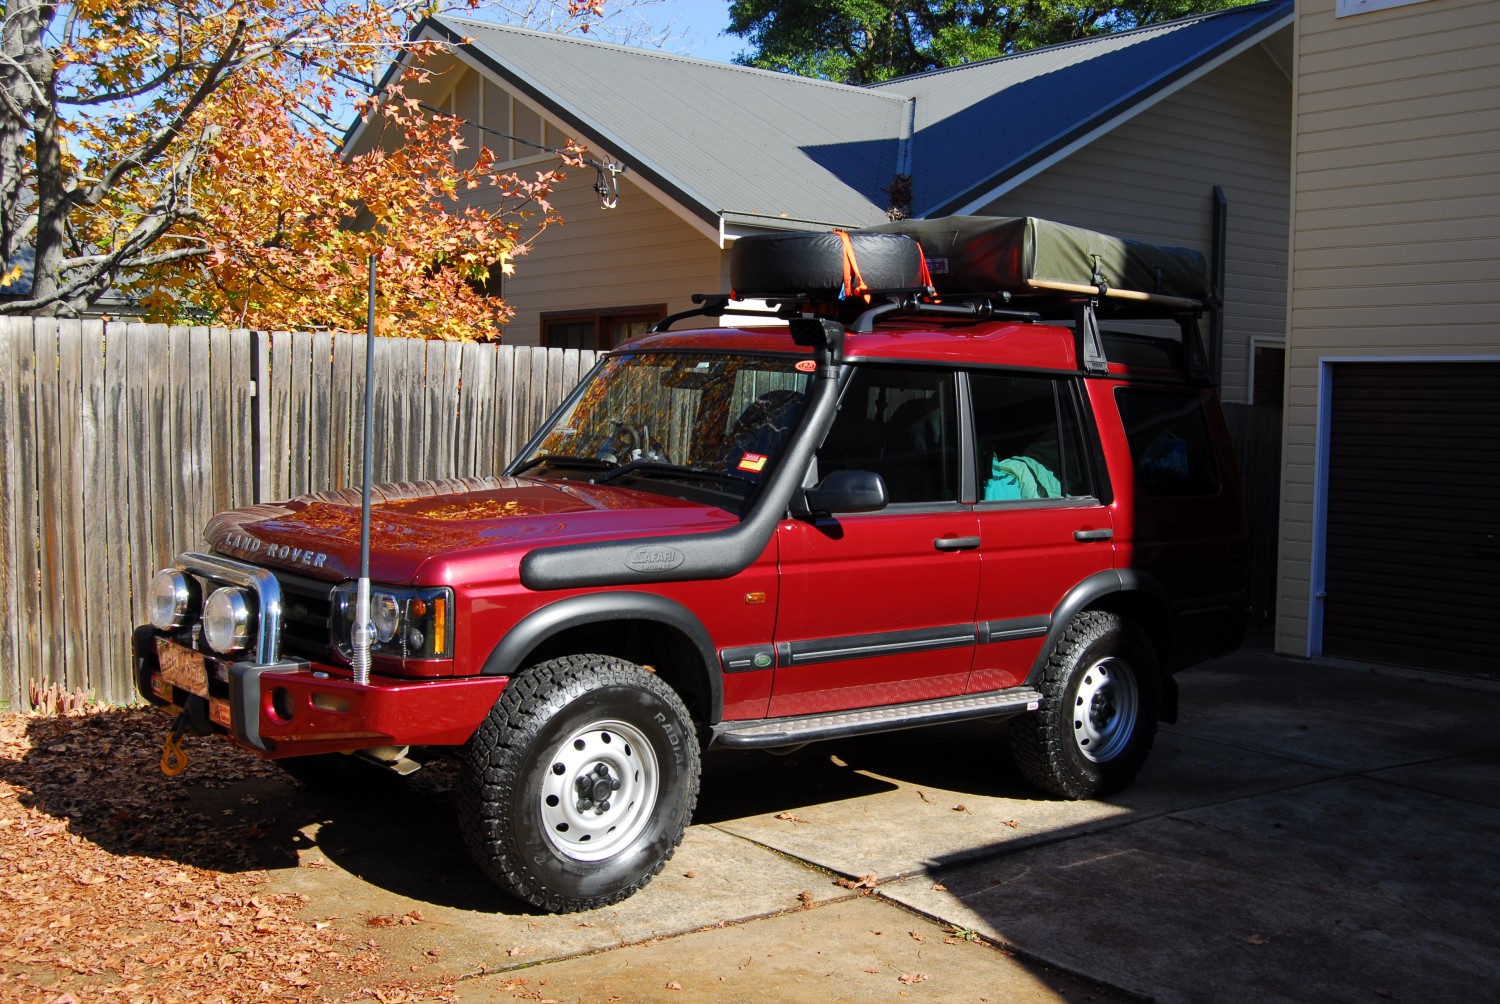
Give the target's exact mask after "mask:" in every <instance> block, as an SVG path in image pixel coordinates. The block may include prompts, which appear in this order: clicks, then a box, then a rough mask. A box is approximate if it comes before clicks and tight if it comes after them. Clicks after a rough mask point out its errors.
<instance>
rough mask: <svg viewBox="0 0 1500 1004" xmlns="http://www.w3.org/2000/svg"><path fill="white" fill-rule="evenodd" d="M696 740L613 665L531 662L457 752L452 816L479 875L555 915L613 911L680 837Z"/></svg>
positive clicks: (673, 713)
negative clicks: (456, 802)
mask: <svg viewBox="0 0 1500 1004" xmlns="http://www.w3.org/2000/svg"><path fill="white" fill-rule="evenodd" d="M698 766H699V757H698V744H697V740H696V738H695V735H694V729H693V725H692V721H691V719H690V718H689V717H688V713H687V709H686V708H684V707H683V704H682V701H681V699H680V698H679V697H678V696H677V694H676V693H675V692H674V691H673V690H672V689H671V688H670V687H668V686H667V685H666V684H665V683H663V682H662V681H661V680H660V679H658V678H657V677H656V676H655V675H654V674H652V673H648V672H647V671H645V670H644V669H642V668H640V667H639V666H636V665H634V664H632V663H629V662H625V661H623V660H621V659H615V658H610V657H607V656H602V655H578V656H568V657H565V658H561V659H553V660H551V661H548V662H544V663H540V664H538V665H536V666H532V667H530V668H529V669H527V670H526V671H524V672H522V673H520V674H518V675H517V676H516V677H515V678H514V679H512V680H511V682H510V685H509V686H507V687H506V688H505V691H504V693H502V694H501V695H500V699H499V700H498V701H496V702H495V707H494V708H493V709H491V711H490V714H489V716H488V718H486V720H485V722H484V724H483V725H482V726H480V729H479V731H478V732H477V733H476V734H475V735H474V738H473V739H471V740H470V741H469V744H468V747H467V748H466V749H465V751H464V757H463V769H462V772H461V776H460V786H459V814H460V821H461V823H462V826H463V833H464V839H465V841H466V842H467V843H468V845H469V850H470V852H471V853H472V854H473V855H474V858H475V860H476V861H477V862H478V863H479V865H480V867H481V868H483V869H484V870H485V872H486V873H487V874H488V875H489V876H490V877H491V878H492V879H494V880H495V882H497V883H498V884H499V885H500V886H501V887H503V888H504V889H505V890H506V891H507V892H509V893H511V894H512V895H514V896H516V897H518V898H520V899H523V900H525V901H526V902H528V903H531V904H533V905H534V906H538V907H541V908H542V909H544V910H549V911H552V912H555V913H568V912H572V911H575V910H589V909H594V908H597V907H601V906H607V905H609V904H611V903H617V902H619V901H620V900H622V899H625V898H626V897H627V896H629V895H631V894H632V893H634V892H635V891H636V890H638V889H640V888H641V887H642V886H644V885H645V884H646V883H647V882H650V881H651V879H652V877H653V876H655V875H656V874H657V873H658V872H660V871H661V869H662V868H663V867H664V866H665V865H666V863H667V861H668V860H669V859H670V858H671V857H672V854H673V853H674V852H675V851H676V849H677V845H678V844H679V843H681V841H682V835H683V832H684V831H685V830H686V828H687V824H688V820H689V819H690V818H691V816H692V814H693V807H694V805H695V804H696V802H697V799H698Z"/></svg>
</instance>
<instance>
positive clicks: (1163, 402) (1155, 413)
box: [1115, 387, 1220, 498]
mask: <svg viewBox="0 0 1500 1004" xmlns="http://www.w3.org/2000/svg"><path fill="white" fill-rule="evenodd" d="M1115 402H1116V405H1117V406H1118V408H1119V411H1120V420H1121V421H1122V422H1123V423H1124V425H1125V438H1126V439H1127V441H1128V442H1129V443H1130V455H1131V459H1132V461H1133V463H1134V465H1135V481H1136V490H1137V491H1139V492H1141V493H1142V494H1144V495H1147V496H1150V497H1152V498H1184V497H1189V496H1195V495H1214V494H1217V493H1218V491H1219V485H1220V479H1219V467H1218V464H1217V462H1216V461H1215V459H1214V451H1213V441H1212V440H1211V439H1210V438H1209V432H1208V418H1207V416H1206V415H1205V414H1204V406H1203V398H1202V397H1201V396H1200V395H1199V394H1197V393H1195V392H1194V391H1191V390H1171V389H1165V388H1163V389H1158V388H1145V387H1121V388H1119V389H1118V390H1117V391H1115Z"/></svg>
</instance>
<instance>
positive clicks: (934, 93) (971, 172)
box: [419, 0, 1293, 228]
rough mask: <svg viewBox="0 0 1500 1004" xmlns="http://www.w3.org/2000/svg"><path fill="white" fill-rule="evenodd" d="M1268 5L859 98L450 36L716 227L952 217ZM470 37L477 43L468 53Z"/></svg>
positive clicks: (623, 52) (1260, 24) (722, 68)
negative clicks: (892, 211) (904, 178)
mask: <svg viewBox="0 0 1500 1004" xmlns="http://www.w3.org/2000/svg"><path fill="white" fill-rule="evenodd" d="M1292 17H1293V0H1268V2H1265V3H1259V4H1253V5H1251V6H1247V7H1238V8H1234V9H1231V10H1227V11H1220V12H1218V13H1214V14H1206V15H1200V16H1197V17H1190V18H1182V19H1179V20H1177V21H1171V22H1168V23H1165V24H1160V25H1154V26H1151V27H1148V28H1140V29H1136V30H1134V31H1128V32H1121V33H1119V34H1114V35H1102V36H1098V37H1096V38H1089V39H1084V40H1081V41H1077V42H1069V43H1065V44H1062V45H1054V46H1049V47H1047V48H1044V49H1034V50H1031V51H1029V52H1024V53H1020V54H1018V55H1015V56H1006V57H1002V58H999V59H992V60H986V61H984V62H980V63H970V64H967V65H964V66H959V67H954V68H951V69H946V70H938V71H934V72H932V73H924V74H918V75H915V76H909V77H902V78H899V79H897V80H893V81H889V82H886V83H883V84H879V85H875V86H872V87H850V86H846V85H843V84H834V83H829V82H827V81H822V80H814V79H811V78H807V77H798V76H792V75H789V74H783V73H774V72H770V71H766V70H756V69H750V68H748V67H742V66H734V65H730V64H725V63H714V62H708V61H706V60H701V59H692V58H689V57H685V56H674V55H669V54H666V53H662V52H657V51H653V50H647V49H635V48H629V47H626V46H620V45H612V44H608V43H602V42H595V41H592V40H588V39H584V38H580V37H578V36H574V35H555V34H548V33H544V32H537V31H528V30H526V29H522V28H512V27H507V26H501V25H496V24H491V23H489V22H485V21H478V20H473V19H469V18H460V17H452V16H448V15H442V16H438V17H434V18H431V19H429V20H428V21H426V22H424V23H423V26H422V27H421V28H420V29H419V33H422V32H425V33H430V34H436V35H439V36H441V37H444V38H446V39H448V40H449V41H451V42H454V43H460V42H463V43H464V44H460V45H458V51H459V52H460V53H461V54H462V55H464V56H465V57H467V58H468V59H469V60H471V61H472V62H474V63H476V64H477V65H479V66H481V67H483V68H484V69H485V70H486V71H487V72H489V73H491V74H492V75H494V77H495V78H496V79H497V80H499V81H500V82H502V83H503V84H505V85H507V86H509V87H511V88H513V89H515V90H516V91H518V92H519V93H521V94H524V95H525V96H527V97H529V98H530V99H531V100H533V101H535V102H537V104H539V105H540V106H541V107H543V108H545V109H546V110H547V112H548V114H549V115H551V116H553V117H554V118H556V119H557V120H558V121H560V122H561V123H562V124H564V126H565V127H567V128H569V129H574V130H576V131H577V133H578V135H579V136H580V137H586V138H587V140H588V141H589V142H590V143H591V144H596V145H598V146H599V147H601V148H603V152H605V153H608V154H610V155H612V156H614V157H617V158H619V159H620V160H621V161H622V162H623V163H624V164H625V165H626V168H627V170H628V171H630V172H633V173H635V174H637V175H639V176H641V177H643V178H645V179H646V180H647V181H649V182H650V183H651V184H652V185H654V186H655V187H656V188H658V189H660V190H662V191H663V192H666V193H667V194H668V195H670V196H671V197H672V198H674V199H676V200H678V201H679V202H680V203H681V204H682V205H683V206H684V207H685V208H686V209H687V210H688V211H689V212H691V213H693V214H694V215H696V216H698V217H699V218H700V219H703V220H704V221H705V222H706V223H708V224H710V225H711V226H713V227H715V228H717V227H718V226H719V225H720V223H721V222H728V223H731V224H734V223H739V224H751V225H758V226H766V227H797V226H798V225H799V224H800V225H802V226H807V225H815V226H819V227H822V226H868V225H871V224H875V223H881V222H884V221H885V219H886V208H887V205H888V204H889V201H890V200H889V196H888V194H887V192H886V189H888V188H889V187H890V185H891V183H892V182H893V181H894V179H895V177H896V175H898V174H910V175H911V176H912V178H913V187H914V192H913V210H914V213H913V214H914V215H918V216H929V215H943V214H946V213H952V212H956V211H959V210H960V209H962V208H964V207H965V206H966V205H967V204H969V203H972V202H974V201H976V200H978V199H980V198H983V197H984V196H985V195H986V194H987V193H991V192H995V191H997V190H998V189H999V188H1000V187H1001V186H1003V185H1005V184H1006V182H1007V179H1018V178H1020V177H1021V176H1022V175H1025V174H1029V173H1030V172H1034V171H1035V170H1037V169H1038V168H1039V167H1045V166H1046V165H1047V164H1048V163H1050V162H1051V160H1053V159H1056V158H1058V157H1060V156H1063V155H1065V154H1066V152H1067V151H1068V150H1069V149H1070V148H1071V146H1072V145H1073V144H1076V143H1077V142H1079V141H1081V140H1084V139H1086V138H1088V137H1089V136H1090V135H1091V134H1092V133H1094V132H1096V131H1098V130H1100V129H1102V128H1107V127H1109V126H1111V124H1112V123H1115V122H1116V121H1118V120H1120V119H1122V118H1124V117H1128V116H1129V115H1131V114H1133V113H1134V112H1136V111H1139V110H1141V109H1143V108H1144V107H1147V106H1149V104H1151V103H1152V102H1153V101H1154V100H1157V99H1159V98H1160V97H1161V96H1162V95H1164V94H1166V93H1170V91H1171V90H1172V89H1173V88H1174V87H1176V86H1180V85H1182V84H1184V83H1185V82H1189V81H1191V80H1192V79H1194V78H1195V77H1196V76H1197V75H1198V74H1200V73H1202V72H1206V71H1207V70H1208V69H1209V68H1211V67H1212V66H1214V65H1217V62H1218V61H1219V60H1222V59H1225V58H1228V57H1230V56H1232V55H1234V54H1237V53H1238V52H1240V51H1243V50H1244V49H1246V48H1248V47H1249V46H1252V45H1254V44H1257V43H1258V42H1260V41H1262V40H1264V39H1265V38H1266V37H1268V36H1269V35H1270V34H1272V33H1273V32H1275V31H1277V30H1279V29H1281V28H1283V27H1285V26H1286V25H1288V24H1290V23H1291V20H1292ZM464 40H468V41H467V42H464Z"/></svg>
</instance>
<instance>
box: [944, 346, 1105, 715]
mask: <svg viewBox="0 0 1500 1004" xmlns="http://www.w3.org/2000/svg"><path fill="white" fill-rule="evenodd" d="M1078 379H1079V378H1077V377H1071V376H1057V375H1050V374H1036V373H1016V372H1006V371H998V370H995V371H974V372H971V373H970V374H969V394H970V400H971V401H972V410H973V415H974V437H973V440H972V443H973V446H972V451H973V452H972V459H973V463H974V470H975V475H976V495H977V499H978V501H977V504H976V507H975V509H976V513H977V519H978V524H979V537H980V550H979V563H980V570H979V603H978V611H977V613H976V621H977V632H978V644H977V647H976V649H975V656H974V671H973V674H972V676H971V678H970V680H969V684H968V692H969V693H981V692H984V691H989V690H1001V689H1004V688H1006V687H1015V686H1019V685H1021V684H1022V683H1024V682H1025V681H1026V676H1027V674H1028V672H1029V671H1030V669H1031V665H1032V663H1033V662H1034V661H1035V659H1036V656H1037V653H1038V652H1040V650H1041V646H1042V643H1043V641H1044V640H1045V636H1046V633H1047V629H1048V626H1049V624H1050V618H1051V615H1052V613H1053V611H1054V610H1055V609H1056V607H1057V605H1058V603H1059V602H1061V600H1062V599H1063V597H1064V596H1066V595H1067V593H1068V591H1069V590H1071V589H1072V588H1073V586H1075V585H1077V584H1078V583H1079V582H1081V581H1082V580H1084V579H1086V578H1088V577H1089V576H1090V575H1092V574H1094V573H1095V572H1099V571H1102V570H1105V569H1108V568H1111V567H1113V565H1114V545H1113V541H1112V537H1113V533H1114V529H1113V523H1112V521H1111V512H1110V510H1109V508H1108V507H1107V506H1106V504H1105V500H1103V499H1101V497H1100V496H1101V495H1102V494H1104V492H1103V491H1101V482H1102V479H1101V478H1100V477H1099V476H1098V474H1097V473H1096V472H1097V471H1099V470H1100V469H1101V467H1102V465H1100V464H1099V463H1098V461H1097V458H1096V457H1095V456H1094V454H1095V450H1094V449H1093V448H1092V446H1091V445H1090V444H1091V442H1092V439H1091V437H1088V436H1086V435H1085V433H1084V430H1085V429H1086V428H1087V426H1086V424H1085V423H1084V422H1083V420H1082V419H1083V402H1082V399H1081V388H1080V387H1078Z"/></svg>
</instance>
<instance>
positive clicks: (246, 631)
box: [203, 586, 254, 655]
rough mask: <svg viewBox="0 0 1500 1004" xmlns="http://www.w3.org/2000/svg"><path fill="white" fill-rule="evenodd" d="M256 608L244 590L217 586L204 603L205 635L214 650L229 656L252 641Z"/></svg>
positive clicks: (241, 649)
mask: <svg viewBox="0 0 1500 1004" xmlns="http://www.w3.org/2000/svg"><path fill="white" fill-rule="evenodd" d="M253 619H254V610H253V608H252V607H251V604H250V599H249V597H247V596H246V595H245V592H244V590H241V589H235V588H234V587H233V586H225V587H223V588H222V589H216V590H214V592H213V595H211V596H209V598H208V602H207V603H206V604H204V606H203V638H204V640H205V641H207V642H208V644H209V647H210V648H212V649H213V650H214V651H215V652H220V653H223V654H224V655H230V654H232V653H234V652H240V651H243V650H244V649H245V648H246V647H248V646H249V644H250V632H251V628H252V624H251V621H252V620H253Z"/></svg>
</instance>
